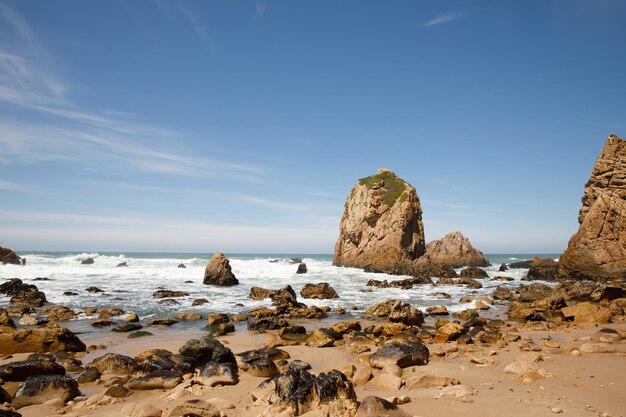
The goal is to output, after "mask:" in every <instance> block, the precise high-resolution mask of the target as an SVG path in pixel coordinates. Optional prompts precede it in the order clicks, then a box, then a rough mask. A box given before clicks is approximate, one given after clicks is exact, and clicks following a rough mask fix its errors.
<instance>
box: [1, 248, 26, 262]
mask: <svg viewBox="0 0 626 417" xmlns="http://www.w3.org/2000/svg"><path fill="white" fill-rule="evenodd" d="M0 263H2V264H13V265H22V258H20V257H19V256H18V255H17V254H16V253H15V252H13V251H12V250H11V249H9V248H3V247H0Z"/></svg>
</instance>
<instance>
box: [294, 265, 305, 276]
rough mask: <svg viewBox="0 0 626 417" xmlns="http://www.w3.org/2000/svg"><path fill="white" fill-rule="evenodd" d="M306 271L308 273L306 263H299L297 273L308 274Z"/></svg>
mask: <svg viewBox="0 0 626 417" xmlns="http://www.w3.org/2000/svg"><path fill="white" fill-rule="evenodd" d="M306 273H307V268H306V264H305V263H301V264H300V265H298V270H297V271H296V274H306Z"/></svg>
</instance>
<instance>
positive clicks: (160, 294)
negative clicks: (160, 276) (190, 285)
mask: <svg viewBox="0 0 626 417" xmlns="http://www.w3.org/2000/svg"><path fill="white" fill-rule="evenodd" d="M188 295H189V293H187V292H185V291H172V290H158V291H156V292H155V293H154V294H152V296H153V297H154V298H176V297H187V296H188Z"/></svg>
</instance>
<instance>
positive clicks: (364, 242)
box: [333, 169, 425, 273]
mask: <svg viewBox="0 0 626 417" xmlns="http://www.w3.org/2000/svg"><path fill="white" fill-rule="evenodd" d="M424 251H425V245H424V224H423V222H422V208H421V206H420V201H419V198H418V196H417V193H416V191H415V188H413V186H411V185H410V184H408V183H407V182H406V181H404V180H403V179H401V178H399V177H398V176H396V174H394V173H393V172H391V171H389V170H387V169H379V170H378V172H377V173H376V175H373V176H371V177H367V178H362V179H360V180H359V181H358V182H357V183H356V185H355V186H354V188H353V189H352V191H351V192H350V195H349V196H348V199H347V201H346V204H345V207H344V212H343V216H342V217H341V223H340V225H339V238H338V239H337V243H336V245H335V255H334V257H333V265H337V266H347V267H356V268H371V269H373V270H378V271H383V272H388V273H401V272H402V271H404V270H406V268H407V267H410V266H412V264H413V261H414V260H416V259H417V258H419V257H420V256H422V255H423V254H424Z"/></svg>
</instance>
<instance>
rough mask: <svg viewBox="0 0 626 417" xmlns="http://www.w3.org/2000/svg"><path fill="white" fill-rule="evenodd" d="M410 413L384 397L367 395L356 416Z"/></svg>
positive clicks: (389, 416) (388, 416) (396, 416)
mask: <svg viewBox="0 0 626 417" xmlns="http://www.w3.org/2000/svg"><path fill="white" fill-rule="evenodd" d="M409 416H410V414H408V413H406V412H405V411H402V410H400V409H399V408H398V406H396V405H395V404H393V403H392V402H389V401H387V400H385V399H383V398H379V397H374V396H369V397H365V398H364V399H363V401H361V404H360V405H359V408H358V410H357V412H356V415H355V417H409Z"/></svg>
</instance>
